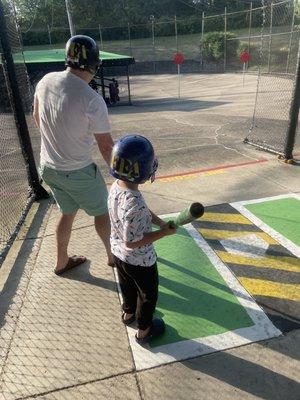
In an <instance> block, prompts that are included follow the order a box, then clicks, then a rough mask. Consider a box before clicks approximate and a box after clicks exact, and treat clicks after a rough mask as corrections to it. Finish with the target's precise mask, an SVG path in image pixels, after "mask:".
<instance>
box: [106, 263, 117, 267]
mask: <svg viewBox="0 0 300 400" xmlns="http://www.w3.org/2000/svg"><path fill="white" fill-rule="evenodd" d="M107 265H108V266H109V267H112V268H114V267H115V266H116V264H115V263H114V262H108V263H107Z"/></svg>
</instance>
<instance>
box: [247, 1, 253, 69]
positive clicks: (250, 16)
mask: <svg viewBox="0 0 300 400" xmlns="http://www.w3.org/2000/svg"><path fill="white" fill-rule="evenodd" d="M252 7H253V6H252V2H251V3H250V12H249V31H248V53H249V54H250V40H251V29H252ZM248 65H249V62H248Z"/></svg>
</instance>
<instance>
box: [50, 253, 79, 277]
mask: <svg viewBox="0 0 300 400" xmlns="http://www.w3.org/2000/svg"><path fill="white" fill-rule="evenodd" d="M84 262H86V257H83V256H72V257H69V261H68V263H67V265H66V266H65V267H64V268H62V269H60V270H58V271H56V270H54V273H55V274H56V275H62V274H64V273H65V272H67V271H69V270H70V269H73V268H75V267H77V266H78V265H80V264H83V263H84Z"/></svg>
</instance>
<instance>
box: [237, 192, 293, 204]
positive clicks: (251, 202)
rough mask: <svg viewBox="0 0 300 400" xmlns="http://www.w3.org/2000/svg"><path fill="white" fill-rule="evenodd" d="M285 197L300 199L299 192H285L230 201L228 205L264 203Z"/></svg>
mask: <svg viewBox="0 0 300 400" xmlns="http://www.w3.org/2000/svg"><path fill="white" fill-rule="evenodd" d="M286 198H294V199H297V200H300V194H298V193H287V194H279V195H278V196H270V197H263V198H259V199H253V200H244V201H237V202H234V203H230V205H233V204H242V205H245V204H256V203H264V202H266V201H271V200H280V199H286Z"/></svg>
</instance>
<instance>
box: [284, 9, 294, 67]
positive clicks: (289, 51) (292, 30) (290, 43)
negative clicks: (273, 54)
mask: <svg viewBox="0 0 300 400" xmlns="http://www.w3.org/2000/svg"><path fill="white" fill-rule="evenodd" d="M295 14H296V2H295V1H294V8H293V18H292V25H291V35H290V42H289V49H288V54H287V60H286V69H285V72H286V73H288V72H289V67H290V57H291V48H292V43H293V35H294V26H295Z"/></svg>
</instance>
